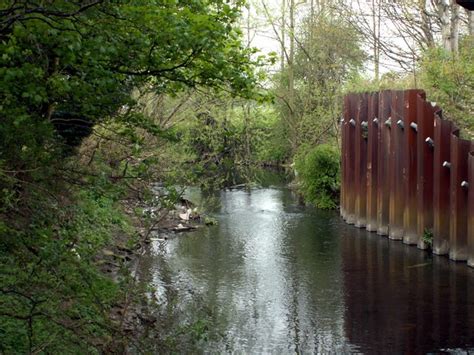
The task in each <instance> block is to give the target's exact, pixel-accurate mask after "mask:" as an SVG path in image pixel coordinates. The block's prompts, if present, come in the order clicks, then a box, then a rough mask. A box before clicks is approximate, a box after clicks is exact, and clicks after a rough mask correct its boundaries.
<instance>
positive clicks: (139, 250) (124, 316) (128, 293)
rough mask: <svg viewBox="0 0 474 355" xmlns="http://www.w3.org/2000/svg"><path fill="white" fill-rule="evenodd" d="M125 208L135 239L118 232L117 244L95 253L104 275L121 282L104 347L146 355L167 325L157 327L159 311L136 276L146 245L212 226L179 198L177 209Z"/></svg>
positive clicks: (195, 208)
mask: <svg viewBox="0 0 474 355" xmlns="http://www.w3.org/2000/svg"><path fill="white" fill-rule="evenodd" d="M122 208H123V210H124V211H125V213H126V214H127V215H128V217H129V219H130V220H131V221H132V224H133V226H134V228H135V230H136V234H135V235H134V236H130V235H127V234H124V233H122V234H118V235H116V236H115V237H114V238H113V242H112V243H111V244H110V245H108V246H107V247H106V248H104V249H103V250H102V251H101V252H100V253H99V254H98V255H97V262H96V265H98V267H99V269H100V271H101V272H102V273H103V274H104V275H106V276H107V277H109V278H111V279H112V280H113V281H114V282H115V283H117V284H119V285H120V287H121V289H122V291H123V292H122V297H121V300H120V301H119V302H117V303H116V304H115V305H114V306H113V307H112V308H111V310H110V316H109V318H110V321H111V324H112V325H113V327H114V332H113V333H114V334H115V335H114V336H113V338H112V339H110V341H109V342H108V343H104V344H103V349H104V351H106V352H112V353H125V352H127V351H131V350H133V351H138V352H146V351H152V349H156V346H157V342H158V343H159V342H160V341H164V340H163V339H162V332H163V324H159V323H160V321H161V319H160V310H159V309H158V307H159V306H158V305H157V302H156V300H154V299H153V297H150V292H149V288H148V287H147V285H145V284H143V282H142V281H141V280H140V279H139V278H138V277H137V276H138V273H137V270H139V269H140V268H141V267H142V265H141V262H142V257H143V255H144V254H145V253H146V250H147V246H148V245H149V244H150V243H152V242H153V241H156V240H162V241H164V240H167V239H169V238H172V237H174V236H179V235H180V234H181V233H183V232H189V231H193V230H197V229H199V228H204V227H205V226H206V225H211V224H214V223H215V221H214V220H213V219H212V218H209V217H207V216H205V215H204V214H203V213H201V212H199V211H198V208H197V207H196V206H195V205H194V203H192V202H191V201H189V200H187V199H184V198H180V199H179V201H178V203H176V204H175V205H174V208H161V209H150V208H148V207H144V208H143V210H144V211H145V214H142V215H139V214H137V213H135V212H134V210H135V209H134V208H131V206H130V202H128V204H126V205H125V204H124V205H122Z"/></svg>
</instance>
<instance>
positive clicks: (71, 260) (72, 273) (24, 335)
mask: <svg viewBox="0 0 474 355" xmlns="http://www.w3.org/2000/svg"><path fill="white" fill-rule="evenodd" d="M32 202H33V203H34V201H32ZM48 202H49V203H50V204H52V206H51V207H50V208H48V210H47V211H42V213H41V214H39V215H38V216H35V217H36V218H32V220H31V221H30V223H29V225H28V226H26V228H24V229H23V230H19V229H18V228H16V230H15V229H14V227H13V226H12V225H11V224H10V225H9V231H8V233H2V234H1V238H0V265H1V272H0V284H1V285H2V286H1V289H0V344H1V345H0V350H1V351H2V352H4V353H33V352H46V353H64V352H67V353H75V352H84V351H87V352H94V351H95V350H94V349H96V348H97V346H99V345H100V344H103V345H104V344H106V343H107V342H108V341H109V338H110V337H111V334H113V329H114V325H113V324H112V323H111V322H110V320H109V314H108V310H110V308H111V306H112V304H113V303H114V302H115V301H116V300H117V297H118V293H117V291H118V289H117V285H116V284H115V283H114V282H113V281H112V280H111V279H109V278H108V277H106V276H104V275H102V274H101V273H100V272H99V271H98V269H97V267H96V266H95V257H96V255H97V250H100V248H102V247H104V246H105V245H106V244H107V243H108V242H109V240H110V237H111V235H112V234H113V233H119V232H120V231H121V230H122V232H123V231H124V230H127V222H126V220H124V219H123V216H122V215H121V214H120V213H119V212H118V210H117V208H116V206H115V204H114V202H113V201H112V200H110V199H109V198H106V197H103V196H100V195H96V194H95V193H94V192H93V191H91V192H78V193H77V194H76V196H75V200H74V202H73V203H72V201H71V203H70V204H68V205H67V206H64V205H63V206H58V205H56V206H54V203H53V201H48ZM34 207H39V206H34ZM58 218H59V220H58Z"/></svg>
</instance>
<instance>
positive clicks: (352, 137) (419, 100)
mask: <svg viewBox="0 0 474 355" xmlns="http://www.w3.org/2000/svg"><path fill="white" fill-rule="evenodd" d="M341 136H342V143H341V147H342V158H341V159H342V164H341V166H342V178H341V181H342V184H341V185H342V186H341V216H342V217H343V218H344V220H345V221H346V222H347V223H349V224H354V225H355V226H357V227H359V228H363V227H365V228H366V229H367V230H368V231H371V232H377V234H380V235H386V236H388V237H389V238H390V239H393V240H401V241H403V242H404V243H405V244H411V245H417V246H418V248H420V249H427V248H429V247H431V248H432V251H433V253H435V254H439V255H448V256H449V257H450V259H452V260H457V261H467V263H468V265H469V266H472V267H474V152H473V151H474V143H473V142H471V141H469V140H465V139H461V138H460V137H459V130H458V129H457V127H456V126H455V125H454V124H453V123H452V122H450V121H449V120H446V119H444V118H443V117H442V111H441V109H440V108H439V107H438V106H437V105H436V104H435V103H431V102H428V101H427V100H426V95H425V93H424V92H423V91H422V90H405V91H400V90H385V91H381V92H377V93H363V94H348V95H346V96H345V98H344V114H343V117H342V119H341Z"/></svg>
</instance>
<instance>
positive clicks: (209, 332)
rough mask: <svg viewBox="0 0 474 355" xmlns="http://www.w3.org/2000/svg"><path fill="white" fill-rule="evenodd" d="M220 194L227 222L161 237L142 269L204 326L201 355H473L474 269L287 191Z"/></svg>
mask: <svg viewBox="0 0 474 355" xmlns="http://www.w3.org/2000/svg"><path fill="white" fill-rule="evenodd" d="M218 198H219V200H220V203H221V206H220V208H218V209H217V210H216V213H215V214H214V217H216V219H217V220H218V222H219V225H217V226H213V227H209V228H204V229H201V230H198V231H196V232H192V233H188V234H183V235H180V236H179V237H176V238H172V239H169V240H166V241H162V240H161V241H160V240H156V241H154V242H153V243H152V245H151V246H150V251H149V254H148V256H147V258H146V259H145V262H144V263H143V266H142V270H141V271H142V273H143V275H147V277H148V281H149V282H150V283H151V285H152V289H153V291H154V294H155V297H156V299H157V300H158V302H159V303H160V304H161V305H162V307H164V308H167V307H168V308H169V309H170V317H171V314H173V317H175V318H176V317H177V315H178V319H179V321H180V322H184V323H186V322H187V323H188V324H189V323H192V322H193V321H196V320H200V319H202V320H203V324H205V325H206V326H205V328H206V337H205V339H201V341H200V342H198V343H196V344H197V345H195V346H197V347H198V350H202V351H205V352H221V351H237V352H241V353H242V352H243V353H294V352H302V353H321V352H325V353H327V352H338V353H341V352H344V353H347V352H363V353H374V352H379V353H380V352H390V353H426V352H440V351H454V352H456V351H457V352H461V351H462V350H468V349H474V270H472V269H469V268H468V267H466V265H465V264H456V263H453V262H449V261H448V260H447V259H445V258H443V257H433V256H431V254H429V253H427V252H422V251H420V250H418V249H416V248H413V247H409V246H406V245H403V244H402V243H400V242H393V241H389V240H388V239H386V238H383V237H379V236H377V235H375V234H371V233H368V232H366V231H365V230H359V229H356V228H354V227H352V226H348V225H346V224H345V223H344V222H343V221H342V220H341V219H340V217H339V216H338V215H337V213H336V212H325V211H319V210H317V209H314V208H310V207H303V206H301V205H299V204H298V201H297V198H296V197H295V196H294V195H293V194H292V192H291V191H290V190H288V189H286V188H284V187H268V188H260V189H252V190H250V191H242V190H233V191H222V192H221V193H220V195H219V196H218ZM171 309H173V311H171ZM176 310H178V311H176ZM203 310H204V312H203ZM199 334H200V333H199ZM199 334H198V335H199Z"/></svg>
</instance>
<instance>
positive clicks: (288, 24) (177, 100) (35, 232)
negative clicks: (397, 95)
mask: <svg viewBox="0 0 474 355" xmlns="http://www.w3.org/2000/svg"><path fill="white" fill-rule="evenodd" d="M342 3H344V1H343V0H333V1H324V2H316V3H314V2H313V1H312V2H311V4H310V5H311V6H310V8H309V9H308V8H307V9H306V12H305V13H303V14H302V15H301V16H297V14H296V10H297V8H298V6H299V5H298V4H295V2H294V1H292V0H289V1H284V4H287V5H288V7H286V8H285V6H283V9H282V13H281V14H280V15H281V16H279V17H278V18H275V17H273V16H272V11H271V10H269V9H268V8H267V7H266V5H263V8H258V9H256V11H260V12H261V13H263V14H264V15H265V18H266V20H267V22H268V26H269V27H270V28H271V29H272V30H273V31H274V32H275V34H276V36H277V39H278V42H279V44H280V45H281V53H280V55H279V56H278V54H276V53H273V54H271V55H269V56H267V57H264V56H261V55H260V54H259V53H258V52H257V50H255V49H253V48H252V43H251V36H250V34H251V32H252V28H254V27H253V26H252V24H251V23H250V17H248V21H247V28H246V31H243V30H241V29H240V27H243V26H242V21H241V19H242V18H243V10H244V5H246V6H247V10H246V11H247V12H248V13H250V10H249V9H252V8H253V7H254V4H252V3H251V2H249V3H247V4H244V3H243V2H242V1H236V2H227V1H223V0H197V1H181V0H177V1H163V0H150V1H138V0H127V1H125V0H118V1H113V2H112V1H102V0H90V1H65V0H51V1H27V0H16V1H13V0H12V1H9V0H1V1H0V52H1V55H0V63H1V66H0V100H1V101H0V117H1V123H0V352H1V353H89V352H91V353H95V352H96V353H98V352H107V351H109V352H114V351H115V352H121V351H124V349H125V348H135V350H138V351H145V350H146V349H147V345H146V344H147V342H146V341H142V340H143V339H140V338H139V337H138V335H137V334H136V333H134V332H130V329H129V328H130V327H129V326H130V324H128V323H127V316H126V313H127V312H126V310H127V309H130V308H133V306H131V304H135V305H136V304H141V303H140V301H141V300H140V299H139V297H140V296H143V295H144V294H145V293H146V289H142V288H140V287H138V285H137V284H135V282H136V281H135V280H134V279H133V278H132V277H130V273H129V272H128V270H127V269H126V267H125V264H126V260H124V258H123V257H122V256H120V255H115V254H114V250H117V248H118V249H120V250H132V249H133V248H135V247H136V246H137V245H140V243H141V242H142V241H143V239H144V238H146V237H147V236H148V235H149V232H150V228H151V227H153V226H154V225H155V224H156V223H159V218H156V215H155V216H153V215H152V214H150V213H146V212H147V211H149V210H150V209H153V210H154V211H158V212H157V213H158V214H159V213H160V212H161V211H162V210H165V209H166V207H169V206H173V205H174V203H175V202H176V201H177V200H178V199H179V197H180V189H179V188H180V186H186V185H198V186H201V187H202V188H203V189H215V188H221V187H224V186H229V185H234V184H237V183H240V182H242V181H247V182H248V181H254V180H255V179H257V177H256V175H255V174H254V168H255V167H256V166H286V167H291V166H294V167H295V169H296V171H297V175H298V176H297V181H298V184H299V190H300V192H301V193H302V195H303V196H304V197H305V200H306V201H307V202H309V203H312V204H314V205H316V206H318V207H320V208H337V204H338V189H339V156H340V153H339V126H338V121H339V120H338V118H339V117H340V114H341V103H342V97H343V95H344V94H345V93H346V92H348V91H368V90H370V91H375V90H378V89H380V88H395V87H397V88H399V87H401V88H408V87H421V88H424V89H425V90H426V91H427V93H428V97H429V98H430V99H431V100H433V101H437V102H438V104H439V105H440V106H442V107H443V108H444V109H445V114H446V115H447V116H449V117H451V118H453V119H455V120H456V122H458V124H459V125H460V126H462V127H463V128H465V129H466V132H467V133H468V134H470V135H471V136H472V134H473V133H472V132H474V123H473V119H472V115H473V105H474V102H473V98H474V91H473V90H474V89H473V88H474V65H473V63H474V61H473V58H474V46H473V42H472V35H473V34H472V33H471V34H470V35H469V33H468V32H461V39H460V41H459V44H458V46H457V47H456V48H458V49H457V50H453V48H454V47H453V48H451V50H448V49H447V48H446V47H445V46H443V45H442V43H441V41H439V40H438V41H437V36H438V32H436V31H435V30H433V31H434V32H433V36H432V37H433V38H430V36H429V33H428V34H426V38H425V39H426V43H424V42H423V43H421V44H419V45H418V46H416V48H415V49H414V50H413V53H410V54H409V55H405V54H404V53H402V52H400V53H392V52H390V53H389V52H387V56H388V55H390V56H391V57H390V58H391V59H392V60H394V61H395V62H396V63H397V61H398V63H399V65H397V70H394V71H388V70H387V71H385V73H382V72H381V68H380V67H381V63H380V56H381V53H380V51H381V50H387V51H389V50H392V47H390V46H388V44H387V43H383V42H382V39H381V38H382V37H380V36H379V37H377V36H378V35H380V33H378V34H377V33H375V32H374V33H370V32H369V33H368V32H367V31H368V30H367V26H366V23H361V22H360V21H358V20H357V19H358V18H359V17H357V13H355V12H345V11H343V10H342V9H346V8H349V6H345V7H342V5H341V4H342ZM373 3H374V4H375V3H377V4H379V6H382V5H383V4H384V3H382V2H380V3H379V2H378V0H377V1H374V2H373ZM367 6H368V5H367ZM374 6H375V5H374ZM383 6H389V5H383ZM390 6H392V5H390ZM393 6H395V5H393ZM398 6H401V7H403V6H406V7H407V9H408V10H410V11H412V12H413V14H412V15H413V16H414V17H413V19H417V17H416V16H415V15H417V14H418V12H417V11H418V10H419V9H418V8H415V9H412V8H411V2H403V1H402V2H400V4H399V5H398ZM440 6H441V5H440ZM335 9H336V10H337V11H336V10H335ZM382 10H384V8H382ZM382 10H381V11H382ZM388 10H389V9H387V14H388V13H389V12H388ZM408 10H407V11H408ZM405 13H406V14H409V13H410V12H405ZM375 14H376V12H375V11H374V12H373V14H372V17H373V20H374V24H375V23H376V20H377V18H376V15H375ZM379 14H380V12H379ZM421 14H423V13H421ZM418 15H419V14H418ZM418 15H417V16H418ZM379 16H380V15H379ZM387 16H388V15H387ZM420 16H421V15H420ZM378 20H379V21H380V18H379V19H378ZM398 20H399V17H397V16H394V21H398ZM408 20H410V21H411V17H410V18H408V17H407V21H408ZM278 21H280V22H278ZM433 21H434V25H433V27H430V26H431V25H430V26H428V28H437V27H436V26H439V24H438V22H436V21H435V20H433ZM407 23H409V22H407ZM410 23H411V22H410ZM418 23H419V22H416V21H414V22H413V23H411V25H410V26H417V24H418ZM466 23H468V21H467V20H466ZM407 28H408V27H407ZM374 29H376V26H374ZM379 30H380V29H379ZM417 33H422V31H421V30H420V31H419V32H415V33H414V35H416V34H417ZM443 33H444V32H443ZM244 34H246V35H247V41H245V38H244ZM423 38H424V37H423ZM372 40H373V42H371V41H372ZM245 42H246V43H245ZM425 44H426V45H425ZM372 53H373V54H372ZM400 58H402V59H400ZM406 58H408V59H406ZM277 59H278V60H277ZM403 60H404V61H403ZM370 62H374V63H375V64H374V71H375V73H374V75H373V74H372V73H371V69H370V67H369V66H368V63H370ZM276 63H279V64H280V67H279V68H278V69H277V68H276V67H275V66H276ZM265 65H266V67H265ZM398 67H400V68H398ZM398 69H403V70H398ZM265 71H267V73H265ZM269 72H271V74H268V73H269ZM293 163H294V165H293ZM157 182H159V183H160V184H161V185H162V186H164V188H165V190H166V191H167V193H166V194H164V195H162V196H161V197H160V199H157V197H156V196H155V194H154V193H153V191H152V190H151V188H150V187H151V185H152V183H157ZM163 213H164V212H163ZM111 266H113V267H111ZM111 270H112V271H111ZM117 270H118V271H117ZM145 303H146V302H145ZM155 328H156V327H155ZM155 331H156V332H158V333H159V331H158V330H157V329H155ZM181 333H185V332H184V331H182V330H181ZM168 335H169V334H168ZM188 335H189V334H188ZM147 337H151V335H150V333H147ZM153 337H154V339H153V343H155V344H159V346H166V344H167V343H173V344H176V343H177V341H176V339H173V341H171V342H168V340H169V338H167V339H168V340H166V339H165V335H164V334H154V335H153ZM156 346H158V345H156ZM162 349H165V348H162ZM166 349H167V350H169V351H172V350H173V348H172V347H170V348H166Z"/></svg>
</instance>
